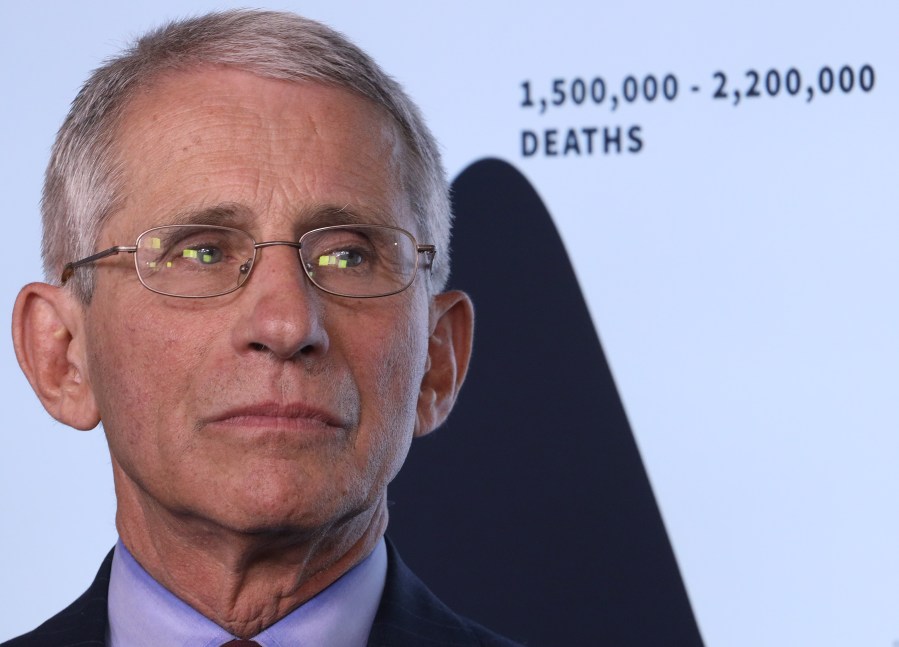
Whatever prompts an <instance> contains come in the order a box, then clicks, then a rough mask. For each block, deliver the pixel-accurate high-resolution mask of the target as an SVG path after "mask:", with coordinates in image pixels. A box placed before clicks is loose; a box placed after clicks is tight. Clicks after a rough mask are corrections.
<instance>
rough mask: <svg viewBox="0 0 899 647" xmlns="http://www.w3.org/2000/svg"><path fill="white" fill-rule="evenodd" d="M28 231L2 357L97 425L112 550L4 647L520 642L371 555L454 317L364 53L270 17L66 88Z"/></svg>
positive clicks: (436, 190)
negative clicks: (43, 278) (68, 103)
mask: <svg viewBox="0 0 899 647" xmlns="http://www.w3.org/2000/svg"><path fill="white" fill-rule="evenodd" d="M43 210H44V214H43V215H44V243H43V251H44V260H45V269H46V272H47V276H48V277H49V278H50V280H51V282H52V283H53V284H52V285H51V284H44V283H34V284H31V285H27V286H26V287H24V288H23V289H22V291H21V293H20V295H19V298H18V300H17V302H16V306H15V311H14V322H13V334H14V341H15V348H16V353H17V356H18V358H19V362H20V364H21V366H22V369H23V370H24V372H25V374H26V375H27V377H28V380H29V381H30V383H31V385H32V386H33V388H34V390H35V392H36V393H37V395H38V397H39V398H40V400H41V402H42V403H43V405H44V406H45V407H46V409H47V411H48V412H49V413H50V414H51V415H52V416H53V417H54V418H56V419H57V420H59V421H61V422H64V423H66V424H67V425H70V426H72V427H75V428H77V429H90V428H92V427H94V426H96V425H97V424H98V423H99V422H101V421H102V422H103V427H104V429H105V432H106V437H107V440H108V443H109V451H110V456H111V461H112V469H113V477H114V481H115V491H116V497H117V501H118V509H117V514H116V526H117V529H118V532H119V536H120V541H119V542H118V544H117V545H116V547H115V549H114V551H113V552H112V553H111V555H110V557H108V558H107V560H106V561H105V562H104V564H103V565H102V567H101V568H100V572H99V574H98V576H97V579H96V580H95V582H94V583H93V585H92V586H91V587H90V589H89V590H88V591H87V593H86V594H85V595H84V596H82V597H81V598H80V599H79V600H78V601H76V602H75V603H74V604H73V605H72V606H71V607H69V608H68V609H66V610H64V611H63V612H62V613H60V614H59V615H57V616H55V617H54V618H52V619H51V620H49V621H48V622H46V623H45V624H44V625H42V626H41V627H39V628H38V629H36V630H35V631H33V632H31V633H30V634H27V635H25V636H22V637H20V638H17V639H14V640H12V641H11V642H9V643H7V644H9V645H42V646H44V645H74V644H79V645H88V644H91V645H93V644H97V645H100V644H107V645H113V646H122V645H125V646H129V647H130V646H134V645H154V646H169V645H215V646H217V645H222V644H227V643H229V641H232V640H234V639H235V638H240V639H245V640H246V639H251V640H253V641H255V643H254V642H250V643H247V642H241V643H237V644H251V645H252V644H259V645H263V646H274V645H283V646H287V645H315V646H321V645H346V646H351V645H355V646H361V645H366V644H367V645H389V646H391V647H395V646H398V645H450V644H452V645H459V646H461V645H511V644H512V643H510V642H508V641H507V640H505V639H503V638H501V637H499V636H497V635H495V634H493V633H491V632H490V631H488V630H486V629H484V628H483V627H481V626H479V625H477V624H475V623H473V622H471V621H469V620H466V619H464V618H462V617H459V616H457V615H455V614H454V613H453V612H452V611H450V610H449V609H447V608H446V607H445V606H443V605H442V604H441V603H440V602H439V601H438V600H437V599H436V598H435V597H434V596H433V595H432V594H431V593H430V592H429V591H428V590H427V589H426V588H425V587H424V585H423V584H422V583H421V582H420V581H418V580H417V579H416V578H415V576H414V575H413V574H412V573H411V572H410V571H409V570H408V569H407V568H406V567H405V566H404V565H403V563H402V562H401V561H400V559H399V557H398V555H397V554H396V552H395V550H394V549H393V548H392V547H391V546H390V545H389V544H388V543H386V542H385V540H384V538H383V535H384V531H385V528H386V526H387V507H386V490H387V485H388V483H389V482H390V481H391V479H393V477H394V476H395V475H396V473H397V471H398V470H399V469H400V466H401V465H402V463H403V461H404V459H405V457H406V453H407V451H408V449H409V445H410V443H411V441H412V439H413V437H415V436H420V435H423V434H427V433H428V432H430V431H431V430H433V429H434V428H435V427H437V426H438V425H440V424H441V423H442V422H443V420H444V419H445V418H446V416H447V415H448V414H449V412H450V409H451V408H452V406H453V403H454V400H455V397H456V395H457V393H458V391H459V388H460V386H461V384H462V380H463V378H464V376H465V372H466V367H467V364H468V359H469V355H470V351H471V338H472V319H473V316H472V307H471V304H470V302H469V300H468V298H467V297H466V295H464V294H462V293H459V292H442V289H443V286H444V284H445V281H446V278H447V274H448V271H449V266H448V245H449V227H450V213H449V206H448V198H447V186H446V181H445V177H444V172H443V169H442V167H441V163H440V159H439V154H438V152H437V148H436V145H435V142H434V140H433V137H432V136H431V134H430V133H429V131H428V130H427V128H426V126H425V125H424V123H423V121H422V119H421V117H420V115H419V113H418V110H417V108H416V107H415V106H414V105H413V104H412V103H411V101H410V100H409V98H408V97H407V96H406V95H405V94H404V93H403V92H402V90H401V89H400V88H399V87H398V85H397V84H396V83H395V82H394V81H392V80H391V79H390V78H389V77H387V76H386V75H385V74H384V73H383V72H382V71H381V70H380V69H379V68H378V67H377V66H376V64H375V63H374V62H373V61H371V60H370V59H369V58H368V56H366V55H365V54H364V53H363V52H361V51H360V50H359V49H358V48H356V47H355V46H353V45H352V44H350V43H348V42H347V41H346V40H345V39H343V38H342V37H341V36H340V35H338V34H336V33H334V32H333V31H331V30H329V29H327V28H326V27H324V26H322V25H320V24H317V23H314V22H311V21H307V20H305V19H302V18H299V17H297V16H293V15H288V14H281V13H271V12H247V11H240V12H227V13H220V14H212V15H208V16H204V17H201V18H197V19H191V20H187V21H184V22H180V23H175V24H171V25H169V26H166V27H165V28H163V29H160V30H158V31H155V32H153V33H150V34H148V35H146V36H145V37H143V38H141V39H140V40H138V41H137V43H136V44H135V45H134V47H133V48H132V49H130V50H128V51H127V52H125V53H124V54H123V55H121V56H120V57H118V58H116V59H114V60H112V61H110V62H108V63H107V64H105V65H104V66H103V67H102V68H100V69H99V70H97V71H96V72H95V73H94V74H93V75H92V76H91V78H90V79H89V80H88V81H87V83H86V84H85V86H84V88H83V89H82V91H81V92H80V93H79V95H78V97H77V98H76V100H75V102H74V104H73V106H72V109H71V111H70V113H69V115H68V118H67V119H66V121H65V123H64V125H63V126H62V128H61V130H60V132H59V135H58V138H57V141H56V145H55V147H54V150H53V154H52V159H51V162H50V166H49V169H48V172H47V179H46V185H45V193H44V202H43ZM48 584H50V583H48Z"/></svg>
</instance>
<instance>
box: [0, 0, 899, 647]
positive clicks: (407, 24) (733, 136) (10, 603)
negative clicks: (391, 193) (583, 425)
mask: <svg viewBox="0 0 899 647" xmlns="http://www.w3.org/2000/svg"><path fill="white" fill-rule="evenodd" d="M15 4H16V6H15V7H14V6H13V3H12V2H8V1H7V0H2V3H0V61H2V63H0V66H2V67H0V74H2V77H0V87H2V94H0V151H2V153H0V178H2V183H3V185H2V186H3V202H2V204H3V207H4V211H5V216H4V222H5V226H6V227H7V230H6V232H5V235H4V236H3V238H2V240H3V241H4V243H5V249H4V252H3V254H2V257H3V259H4V263H3V267H4V271H3V272H2V273H0V304H2V308H3V312H2V314H3V317H5V318H6V320H7V321H8V317H9V313H10V312H11V309H12V303H13V299H14V298H15V294H16V292H17V290H18V288H19V287H20V286H21V285H22V284H24V283H26V282H28V281H31V280H36V279H38V278H40V260H39V251H38V250H39V236H40V231H39V215H38V200H39V195H40V185H41V180H42V173H43V167H44V164H45V163H46V159H47V155H48V150H49V147H50V145H51V142H52V138H53V135H54V133H55V131H56V129H57V128H58V126H59V124H60V123H61V121H62V119H63V117H64V114H65V112H66V110H67V108H68V103H69V101H70V100H71V99H72V98H73V97H74V95H75V93H76V91H77V89H78V87H79V86H80V84H81V83H82V81H83V80H84V78H85V77H86V75H87V74H88V72H89V70H90V69H92V68H94V67H96V66H97V65H98V64H99V62H100V61H101V60H102V59H103V58H105V57H106V56H109V55H111V54H113V53H114V52H116V51H117V50H119V49H120V48H121V46H122V45H123V44H125V43H126V42H127V41H128V40H129V39H130V37H131V36H133V35H136V34H139V33H141V32H142V31H144V30H145V29H146V28H148V27H150V26H154V25H156V24H158V23H159V22H161V21H163V20H165V19H167V18H174V17H180V16H183V15H185V14H187V13H197V12H200V11H204V10H207V9H212V8H222V7H225V6H229V5H228V3H216V4H212V3H206V2H196V1H185V0H179V1H178V2H174V1H169V0H164V1H162V0H154V1H153V2H149V1H146V0H140V1H135V2H129V3H118V2H116V3H113V2H103V1H101V0H89V1H87V0H85V1H82V2H78V3H65V4H63V3H59V4H58V5H52V6H51V5H49V4H47V3H34V2H33V3H27V4H25V5H24V6H19V3H15ZM76 4H77V6H76ZM677 4H678V5H679V6H677V7H674V6H668V3H661V2H659V3H650V2H633V1H629V2H617V3H611V2H607V3H586V2H575V1H571V0H555V1H554V2H551V3H546V2H539V3H538V2H492V3H487V2H483V1H482V2H455V3H435V4H433V5H431V4H425V3H414V2H411V1H409V2H403V1H400V0H392V1H382V2H379V3H377V5H375V4H374V3H372V4H362V3H359V4H354V3H350V2H339V1H334V0H331V1H327V2H326V1H310V2H302V3H301V2H293V3H290V2H288V3H275V4H271V5H269V6H270V7H272V8H286V9H292V10H295V11H298V12H301V13H304V14H305V15H307V16H309V17H312V18H317V19H320V20H323V21H325V22H328V23H329V24H331V25H332V26H334V27H336V28H338V29H339V30H341V31H343V32H345V33H347V34H348V35H350V36H351V37H352V38H353V39H354V40H356V42H357V43H359V44H360V45H361V46H362V47H363V48H365V49H367V50H368V51H369V52H370V53H372V54H373V55H374V56H375V58H376V59H378V61H379V62H380V63H381V64H382V65H383V66H384V67H385V68H386V69H387V70H388V71H390V72H391V73H392V74H394V75H395V76H396V77H398V78H399V79H400V81H401V82H402V83H404V85H405V86H406V87H407V89H408V90H409V92H410V93H411V94H412V96H413V97H414V98H415V99H416V100H417V101H418V102H419V103H420V105H421V106H422V108H423V110H424V112H425V114H426V115H428V117H429V120H430V123H431V124H432V127H433V129H434V130H435V132H436V134H437V136H438V138H439V139H440V140H441V141H442V143H443V145H444V148H445V156H446V162H447V167H448V171H449V173H450V176H451V177H452V176H455V175H456V174H457V173H458V172H459V171H461V170H462V169H463V168H464V167H465V166H467V165H468V164H469V163H470V162H472V161H474V160H476V159H479V158H481V157H485V156H496V157H501V158H503V159H506V160H508V161H510V162H512V163H514V164H516V165H517V166H518V167H519V168H520V169H521V170H522V171H523V172H524V173H525V174H526V175H527V176H528V177H529V179H530V180H531V182H532V183H533V184H534V185H535V186H536V187H537V189H538V191H539V192H540V193H541V195H542V196H543V198H544V200H545V201H546V203H547V206H548V207H549V210H550V213H552V214H553V216H554V218H555V219H556V222H557V226H558V227H559V229H560V232H561V234H562V236H563V239H564V240H565V242H566V244H567V246H568V250H569V254H570V255H571V257H572V260H573V262H574V264H575V268H576V271H577V274H578V276H579V279H580V281H581V284H582V288H583V290H584V292H585V295H586V297H587V299H588V303H589V306H590V310H591V312H592V314H593V317H594V321H595V323H596V326H597V330H598V331H599V335H600V338H601V340H602V343H603V345H604V348H605V352H606V354H607V356H608V359H609V361H610V364H611V367H612V370H613V373H614V376H615V379H616V382H617V385H618V388H619V391H620V393H621V396H622V398H623V400H624V404H625V407H626V410H627V413H628V416H629V418H630V421H631V424H632V426H633V429H634V433H635V434H636V437H637V442H638V444H639V447H640V450H641V452H642V455H643V459H644V461H645V463H646V466H647V469H648V471H649V475H650V478H651V481H652V484H653V487H654V490H655V494H656V497H657V499H658V501H659V504H660V506H661V509H662V514H663V517H664V519H665V522H666V525H667V528H668V532H669V534H670V537H671V540H672V543H673V546H674V549H675V552H676V555H677V558H678V560H679V564H680V568H681V571H682V574H683V576H684V580H685V583H686V586H687V589H688V593H689V595H690V598H691V601H692V604H693V607H694V610H695V613H696V616H697V620H698V622H699V625H700V628H701V631H702V633H703V637H704V638H705V641H706V643H707V644H708V645H709V646H710V647H719V646H720V647H744V646H745V647H750V646H752V647H756V646H758V645H766V646H779V645H784V646H794V645H814V646H816V647H825V646H834V647H836V646H844V645H851V646H872V647H891V646H892V645H893V644H894V641H899V611H897V609H899V556H897V552H899V551H897V546H899V515H897V499H899V464H897V463H899V461H897V459H899V434H897V433H896V432H897V430H899V399H897V397H896V391H897V386H899V261H897V253H899V245H897V243H899V218H897V211H899V209H897V203H899V127H897V122H896V120H897V116H899V44H897V43H899V41H897V36H896V34H897V31H896V30H897V25H899V5H897V4H896V3H895V2H894V1H893V0H882V1H879V2H875V1H872V0H861V1H856V2H853V3H849V2H841V3H837V2H820V1H819V2H812V1H808V2H774V1H771V0H764V1H756V2H752V3H748V2H747V3H723V2H717V3H712V2H706V3H704V2H698V1H693V2H684V3H677ZM865 63H867V64H870V65H872V66H873V67H874V69H875V70H876V86H875V88H874V90H873V91H872V92H870V93H863V92H860V91H859V90H858V89H857V88H856V89H855V91H853V92H852V93H850V94H843V93H842V92H840V91H839V90H837V91H835V92H833V93H831V95H828V96H826V97H825V96H821V95H820V94H816V96H815V97H814V99H813V100H812V101H811V102H810V103H809V102H806V101H805V89H804V88H805V86H807V85H809V84H815V83H816V81H817V73H818V70H819V69H820V68H821V67H822V66H823V65H830V66H832V67H833V68H834V69H835V70H838V69H839V68H840V67H842V66H843V65H844V64H850V65H851V66H852V67H853V68H854V69H856V70H858V69H859V67H860V66H861V65H863V64H865ZM790 67H796V68H797V69H798V70H799V71H800V72H801V73H802V76H803V83H802V85H803V91H802V92H801V93H800V96H798V97H789V96H785V95H784V91H783V90H781V95H780V96H778V97H776V98H770V97H766V96H763V97H760V98H757V99H754V100H744V101H742V102H741V103H740V105H738V106H733V105H732V102H731V101H729V100H728V101H716V100H713V99H712V98H711V95H712V92H713V90H714V88H715V82H714V79H713V77H712V75H713V73H714V72H716V71H719V70H720V71H722V72H725V73H726V74H727V77H728V80H729V85H730V88H731V89H734V88H740V89H741V91H744V90H745V88H746V87H747V85H748V83H747V79H746V77H745V72H746V70H748V69H756V70H759V71H760V72H761V73H762V74H764V73H765V72H767V70H769V69H771V68H776V69H778V70H781V71H782V72H785V71H786V70H787V69H788V68H790ZM649 73H653V74H655V75H657V76H658V77H660V78H661V77H662V76H663V75H665V74H668V73H673V74H675V75H676V76H677V77H678V79H679V81H680V87H679V89H680V92H679V95H678V97H677V99H676V100H675V101H673V102H670V103H668V102H663V101H659V100H657V101H656V102H654V103H652V104H646V103H645V102H643V103H640V104H638V103H634V104H631V105H621V106H619V109H618V110H617V111H615V112H612V111H610V109H609V106H608V103H606V104H604V105H602V106H599V107H596V106H592V105H589V102H586V103H585V104H584V105H581V106H574V105H569V106H567V107H564V108H558V109H555V110H550V111H548V112H547V113H546V114H544V115H539V114H538V113H537V111H536V110H535V109H533V108H532V109H525V108H522V107H521V105H520V104H521V101H522V98H523V94H522V88H521V83H522V82H523V81H526V80H529V81H531V85H532V91H533V94H534V95H535V96H537V97H539V96H543V97H547V98H548V97H551V93H550V87H551V82H552V79H554V78H565V79H568V80H570V79H572V78H575V77H582V78H584V79H587V80H590V79H592V78H593V77H595V76H602V77H603V78H604V79H605V80H606V82H607V85H608V89H609V93H610V94H611V93H619V94H620V92H621V80H622V79H623V78H624V77H625V76H626V75H628V74H634V75H635V76H637V77H638V78H640V79H641V80H642V78H643V77H644V76H645V75H646V74H649ZM692 85H698V86H700V91H699V92H697V93H692V92H690V91H689V87H690V86H692ZM763 93H764V92H763ZM609 100H610V99H607V102H608V101H609ZM632 125H639V126H640V127H641V133H642V134H641V137H642V139H643V142H644V144H643V148H642V150H641V151H640V152H639V153H637V154H629V153H626V152H623V153H622V154H620V155H619V154H609V155H599V154H594V155H591V156H588V155H581V156H576V155H568V156H563V155H559V156H556V157H546V156H543V155H539V156H533V157H529V158H523V157H522V154H521V144H520V138H521V131H522V130H524V129H529V130H535V131H543V130H544V129H551V128H556V129H561V130H562V131H563V135H562V136H561V141H562V142H564V131H565V129H567V128H571V127H574V128H578V129H579V128H582V127H600V128H602V127H603V126H610V127H616V126H621V127H622V128H623V129H624V130H626V129H627V128H629V127H630V126H632ZM623 144H624V146H627V140H626V138H625V140H624V141H623ZM560 150H561V145H560ZM483 217H484V218H489V217H490V214H484V215H483ZM521 261H522V263H525V262H534V263H539V256H535V257H534V258H532V259H521ZM524 275H526V273H525V272H523V276H524ZM560 334H563V333H560ZM548 343H551V340H548ZM0 360H2V364H0V365H2V366H3V367H4V368H3V371H2V373H0V379H2V380H3V388H2V392H0V399H2V400H0V408H2V411H3V412H4V414H3V420H4V424H3V433H2V436H0V438H2V441H0V442H2V445H0V519H2V535H0V573H2V574H3V575H2V583H3V586H2V587H0V591H2V593H0V596H2V599H0V639H2V638H7V637H10V636H12V635H15V634H18V633H21V632H22V631H25V630H27V629H30V628H32V627H33V626H34V625H36V624H38V623H39V622H40V621H42V620H43V619H45V618H46V617H48V616H49V615H51V614H52V613H53V612H55V611H57V610H59V609H60V608H62V607H63V606H65V605H66V604H68V603H69V602H70V601H71V600H73V599H74V598H75V597H76V596H77V595H78V594H80V592H81V591H82V590H83V589H84V588H85V587H86V586H87V584H88V583H89V582H90V580H91V578H92V577H93V575H94V573H95V570H96V568H97V566H98V564H99V562H100V560H101V558H102V556H103V555H104V554H105V553H106V552H107V551H108V549H109V547H110V546H111V545H112V543H113V542H114V540H115V529H114V526H113V512H114V496H113V492H112V484H111V475H110V469H109V460H108V457H107V455H106V450H105V446H104V441H103V437H102V431H101V430H95V431H93V432H90V433H86V434H85V433H79V432H75V431H72V430H70V429H68V428H65V427H64V426H62V425H59V424H57V423H55V422H53V421H52V420H51V419H50V418H49V417H48V416H47V415H46V414H45V413H44V412H43V410H42V409H41V407H40V404H39V403H38V401H37V399H36V398H35V397H34V395H33V394H32V392H31V390H30V388H29V386H28V384H27V383H26V381H25V379H24V378H23V377H22V376H21V374H20V372H19V370H18V369H17V368H16V365H15V359H14V356H13V352H12V344H11V342H10V341H9V339H6V340H0ZM38 561H39V564H38V563H37V562H38Z"/></svg>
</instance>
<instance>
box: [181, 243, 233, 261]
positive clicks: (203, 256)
mask: <svg viewBox="0 0 899 647" xmlns="http://www.w3.org/2000/svg"><path fill="white" fill-rule="evenodd" d="M181 255H182V256H183V257H184V258H188V259H194V260H196V261H197V262H198V263H200V264H202V265H214V264H215V263H221V262H222V259H223V258H224V254H223V253H222V250H221V248H219V247H212V246H211V245H197V246H194V247H188V248H187V249H184V250H183V251H182V252H181Z"/></svg>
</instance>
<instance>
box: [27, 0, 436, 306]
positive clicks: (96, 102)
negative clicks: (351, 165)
mask: <svg viewBox="0 0 899 647" xmlns="http://www.w3.org/2000/svg"><path fill="white" fill-rule="evenodd" d="M203 64H213V65H224V66H228V67H232V68H235V69H239V70H243V71H246V72H250V73H252V74H255V75H257V76H260V77H263V78H272V79H282V80H289V81H300V80H308V81H316V82H320V83H324V84H328V85H332V86H337V87H341V88H344V89H347V90H349V91H351V92H354V93H356V94H358V95H361V96H363V97H366V98H368V99H370V100H372V101H373V102H374V103H375V104H377V105H378V106H380V107H381V108H382V109H384V110H386V111H387V113H388V114H389V115H391V117H393V119H394V120H395V121H396V124H397V125H398V126H399V131H400V133H401V135H402V137H403V140H404V142H405V149H406V150H405V154H404V155H403V164H402V166H403V178H402V183H403V187H404V189H405V191H406V193H407V195H408V196H409V201H410V205H411V208H412V211H413V213H414V215H415V218H416V219H417V222H418V225H419V228H420V235H421V236H423V237H424V240H422V241H421V242H427V243H433V244H434V245H436V246H437V249H438V254H437V256H436V257H435V259H434V267H433V271H432V272H431V290H432V291H433V292H437V291H440V290H441V289H443V287H444V285H445V284H446V280H447V278H448V276H449V239H450V227H451V224H452V223H451V221H452V215H451V212H450V204H449V189H448V185H447V181H446V174H445V171H444V169H443V165H442V163H441V160H440V152H439V150H438V146H437V142H436V140H435V139H434V136H433V135H432V134H431V132H430V130H429V129H428V127H427V125H426V124H425V122H424V119H423V118H422V115H421V113H420V111H419V109H418V107H417V106H416V105H415V104H414V103H413V102H412V100H411V99H410V98H409V97H408V96H407V95H406V93H405V92H404V91H403V89H402V88H401V87H400V85H399V84H398V83H397V82H396V81H395V80H393V79H392V78H391V77H389V76H388V75H387V74H385V73H384V71H383V70H381V68H380V67H379V66H378V65H377V63H375V62H374V61H373V60H372V59H371V57H369V56H368V55H367V54H366V53H365V52H363V51H362V50H361V49H359V48H358V47H357V46H356V45H354V44H353V43H351V42H350V41H349V40H347V39H346V38H345V37H344V36H342V35H341V34H339V33H337V32H336V31H334V30H332V29H330V28H329V27H326V26H325V25H322V24H321V23H318V22H315V21H312V20H308V19H306V18H302V17H300V16H297V15H294V14H290V13H281V12H273V11H250V10H235V11H224V12H218V13H210V14H206V15H204V16H200V17H197V18H190V19H186V20H183V21H177V22H172V23H169V24H167V25H165V26H163V27H160V28H158V29H156V30H154V31H151V32H149V33H147V34H146V35H144V36H142V37H141V38H139V39H138V40H137V41H135V43H134V44H133V45H132V46H131V47H130V48H129V49H127V50H126V51H125V52H123V53H122V54H120V55H119V56H116V57H114V58H112V59H110V60H108V61H107V62H106V63H105V64H104V65H103V66H101V67H100V68H98V69H97V70H95V71H94V72H93V74H91V76H90V78H89V79H88V80H87V81H86V82H85V84H84V86H83V87H82V88H81V91H80V92H79V93H78V96H77V97H76V98H75V100H74V101H73V102H72V107H71V109H70V111H69V114H68V116H67V117H66V120H65V122H63V125H62V127H61V128H60V130H59V133H58V134H57V137H56V142H55V144H54V146H53V152H52V154H51V157H50V163H49V165H48V167H47V175H46V179H45V182H44V194H43V200H42V213H43V224H44V239H43V246H42V253H43V258H44V272H45V275H46V277H47V280H48V281H50V282H51V283H54V284H58V283H59V279H60V273H61V271H62V268H63V266H64V265H65V263H67V262H70V261H74V260H76V259H79V258H83V257H85V256H89V255H90V254H92V253H94V252H95V251H96V250H95V249H94V247H95V245H96V244H97V240H98V239H99V234H100V231H101V229H102V228H103V225H104V224H105V223H106V221H107V220H108V219H109V217H110V215H112V214H113V213H114V212H115V211H116V210H117V208H118V206H119V205H118V200H120V199H121V198H122V197H123V191H122V189H123V187H122V180H121V178H122V170H121V166H120V164H121V163H120V162H119V161H118V158H117V155H116V149H115V134H116V130H117V127H118V126H119V123H120V121H121V119H122V114H123V113H124V109H125V107H126V105H127V104H128V102H129V100H130V99H131V97H132V96H134V94H135V93H136V92H137V91H138V90H139V89H141V88H146V87H147V86H149V85H150V84H151V83H152V81H153V80H154V79H155V78H156V77H157V76H158V75H159V74H161V73H162V72H165V71H170V70H182V69H190V68H192V67H196V66H199V65H203ZM121 244H124V243H121ZM70 284H72V285H73V286H74V290H75V292H76V294H77V295H78V296H79V297H80V298H81V299H82V300H83V301H85V302H88V301H89V300H90V298H91V293H92V290H93V271H92V269H91V268H89V267H84V268H81V269H79V270H78V272H76V274H75V276H74V277H73V279H72V281H71V282H70Z"/></svg>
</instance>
